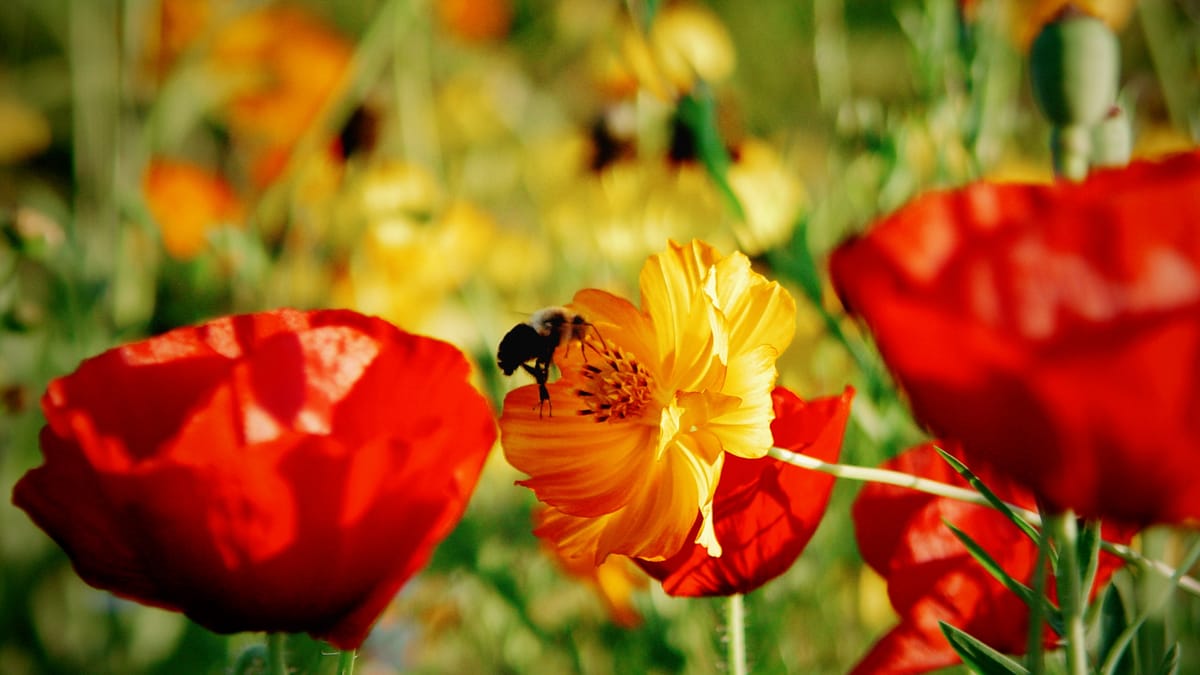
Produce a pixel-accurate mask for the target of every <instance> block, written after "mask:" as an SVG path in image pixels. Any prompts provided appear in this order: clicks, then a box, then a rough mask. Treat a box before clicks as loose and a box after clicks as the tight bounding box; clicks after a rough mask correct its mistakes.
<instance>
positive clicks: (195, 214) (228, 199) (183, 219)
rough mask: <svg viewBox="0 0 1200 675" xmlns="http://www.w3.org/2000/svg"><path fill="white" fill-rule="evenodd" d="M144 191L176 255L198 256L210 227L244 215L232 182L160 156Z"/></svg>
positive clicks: (166, 243) (144, 182)
mask: <svg viewBox="0 0 1200 675" xmlns="http://www.w3.org/2000/svg"><path fill="white" fill-rule="evenodd" d="M142 190H143V192H144V194H145V198H146V205H147V207H148V208H149V209H150V214H151V215H152V216H154V221H155V222H156V223H157V224H158V227H159V229H160V230H161V232H162V239H163V246H164V247H165V248H166V249H167V253H169V254H170V255H172V256H173V257H175V258H180V259H186V258H191V257H193V256H195V255H196V254H197V253H199V252H200V251H201V250H203V248H204V246H205V244H206V242H207V236H208V232H209V230H211V229H213V228H215V227H218V226H221V225H228V224H233V223H237V222H238V221H239V220H240V218H241V210H242V207H241V203H240V202H239V201H238V198H237V195H236V194H235V193H234V191H233V188H232V187H230V185H229V183H227V182H226V181H225V179H224V178H222V177H221V176H219V175H217V174H215V173H212V172H210V171H208V170H207V169H204V168H201V167H199V166H196V165H194V164H189V163H186V162H178V161H172V160H167V159H156V160H154V161H152V162H151V163H150V166H149V167H148V168H147V169H146V173H145V175H144V176H143V177H142Z"/></svg>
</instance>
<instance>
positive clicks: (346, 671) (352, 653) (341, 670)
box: [338, 649, 358, 675]
mask: <svg viewBox="0 0 1200 675" xmlns="http://www.w3.org/2000/svg"><path fill="white" fill-rule="evenodd" d="M357 657H358V652H357V651H356V650H353V649H347V650H344V651H342V652H341V654H340V655H339V656H338V675H354V659H355V658H357Z"/></svg>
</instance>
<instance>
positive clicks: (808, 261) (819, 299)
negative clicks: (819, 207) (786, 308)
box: [788, 215, 824, 307]
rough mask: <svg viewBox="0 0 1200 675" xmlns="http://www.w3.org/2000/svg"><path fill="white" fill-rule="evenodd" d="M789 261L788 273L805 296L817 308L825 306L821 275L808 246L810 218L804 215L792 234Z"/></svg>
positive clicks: (797, 222)
mask: <svg viewBox="0 0 1200 675" xmlns="http://www.w3.org/2000/svg"><path fill="white" fill-rule="evenodd" d="M789 258H790V259H789V260H788V263H789V264H788V271H789V272H790V273H791V277H792V280H793V281H795V282H796V283H797V284H799V285H800V289H801V290H802V291H804V296H805V297H807V298H808V300H809V302H811V303H812V304H813V305H814V306H816V307H822V306H823V304H824V294H823V291H822V283H821V274H820V272H818V271H817V262H816V260H814V259H813V255H812V248H810V247H809V245H808V216H807V215H803V216H801V217H800V219H799V220H797V221H796V228H795V230H793V233H792V245H791V250H790V256H789Z"/></svg>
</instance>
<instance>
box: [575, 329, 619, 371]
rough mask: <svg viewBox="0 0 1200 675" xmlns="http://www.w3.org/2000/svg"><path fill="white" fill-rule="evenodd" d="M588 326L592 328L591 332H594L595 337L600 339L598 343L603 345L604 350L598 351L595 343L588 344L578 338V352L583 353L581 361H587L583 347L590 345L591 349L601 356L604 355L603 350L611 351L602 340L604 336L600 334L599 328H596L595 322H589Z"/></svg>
mask: <svg viewBox="0 0 1200 675" xmlns="http://www.w3.org/2000/svg"><path fill="white" fill-rule="evenodd" d="M588 326H589V327H590V328H591V329H592V332H593V333H595V334H596V339H597V340H599V341H600V344H601V345H602V346H603V347H604V351H603V352H602V351H600V349H599V348H598V347H596V345H593V344H589V343H588V342H587V341H585V340H580V341H579V352H580V353H581V354H583V362H584V363H587V354H586V353H585V352H584V347H591V348H592V351H594V352H596V353H597V354H599V355H600V356H601V357H602V358H603V357H604V353H605V352H609V351H612V350H610V349H609V348H608V343H607V342H605V341H604V336H603V335H601V334H600V329H599V328H596V326H595V324H590V323H589V324H588Z"/></svg>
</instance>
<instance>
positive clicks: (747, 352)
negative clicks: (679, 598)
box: [500, 241, 796, 565]
mask: <svg viewBox="0 0 1200 675" xmlns="http://www.w3.org/2000/svg"><path fill="white" fill-rule="evenodd" d="M640 283H641V295H642V302H641V304H642V309H641V310H639V309H638V308H636V307H634V306H633V304H631V303H630V302H629V301H628V300H625V299H624V298H619V297H616V296H614V295H611V294H609V293H606V292H604V291H600V290H595V289H586V290H583V291H580V292H578V293H576V294H575V298H574V302H573V304H572V305H571V307H570V309H572V310H573V311H576V312H579V313H580V314H581V315H582V316H583V317H585V318H586V320H587V321H589V322H590V324H591V326H592V327H593V328H594V330H591V331H588V335H587V336H586V338H584V339H583V340H582V344H581V345H579V346H578V348H575V349H572V348H569V345H568V347H567V348H560V349H559V350H558V352H557V354H556V357H557V359H556V361H557V364H558V367H559V370H560V371H561V373H562V377H561V378H560V379H559V380H558V381H556V382H553V383H551V384H550V385H549V392H550V403H551V405H552V410H553V411H554V413H553V414H552V415H550V416H543V414H542V411H541V406H540V405H539V398H538V387H537V386H536V385H529V386H526V387H521V388H519V389H516V390H514V391H512V392H510V393H509V395H508V396H507V397H506V398H505V401H504V412H503V415H502V416H501V419H500V428H501V434H502V436H501V437H502V442H503V446H504V451H505V456H506V457H507V458H508V461H509V462H510V463H511V464H512V465H513V466H514V467H516V468H517V469H519V470H521V471H523V472H525V473H527V474H529V476H530V478H528V479H527V480H525V481H522V482H521V484H522V485H525V486H527V487H529V488H531V489H532V490H533V491H534V492H535V493H536V494H537V497H538V499H539V500H541V501H542V502H544V503H545V504H547V505H549V506H551V507H552V508H553V509H555V510H557V512H558V516H557V517H555V518H554V519H553V520H552V521H549V520H548V521H547V522H546V523H544V524H543V526H542V527H541V528H540V529H539V532H538V534H539V535H540V536H542V537H545V538H548V539H549V540H551V541H552V542H553V543H554V545H556V546H558V547H559V548H561V549H563V553H564V555H566V556H567V557H571V558H575V557H583V558H586V559H588V560H589V561H591V562H592V564H593V565H594V564H599V563H600V562H602V561H604V559H605V558H606V557H607V556H608V555H609V554H612V553H617V554H622V555H627V556H630V557H639V558H645V559H648V560H662V559H665V558H668V557H670V556H672V555H674V554H675V553H676V552H678V551H679V550H680V548H682V547H683V546H684V545H685V544H687V543H689V541H693V540H694V541H696V542H698V543H699V544H700V545H701V546H703V547H704V548H705V549H707V551H708V552H709V554H710V555H714V556H719V555H720V554H721V545H720V542H719V541H718V540H717V536H716V532H715V530H714V529H713V514H712V508H713V503H712V500H713V493H714V491H715V490H716V486H717V482H718V479H719V478H720V474H721V467H722V465H723V462H724V458H725V453H727V452H728V453H731V454H734V455H737V456H739V457H746V458H756V457H762V456H764V455H765V454H766V453H767V451H768V450H769V449H770V448H771V446H772V444H773V439H772V436H771V428H770V422H771V419H772V417H773V412H772V402H771V390H772V388H773V387H774V383H775V378H776V371H775V359H776V357H777V356H778V355H779V354H780V353H781V352H782V351H783V350H784V349H785V348H786V347H787V346H788V344H789V343H790V342H791V339H792V335H793V333H794V331H795V321H796V306H795V303H794V301H793V300H792V298H791V296H790V295H788V293H787V291H785V290H784V289H783V288H782V287H781V286H780V285H779V284H778V283H775V282H768V281H767V280H766V279H765V278H763V277H762V276H761V275H759V274H757V273H756V272H754V271H753V270H751V269H750V261H749V259H747V258H746V257H745V256H744V255H742V254H740V253H735V254H732V255H729V256H722V255H720V254H719V253H717V252H716V250H714V249H713V248H712V247H711V246H709V245H708V244H705V243H703V242H700V241H693V242H692V243H691V244H688V245H683V246H681V245H679V244H675V243H671V245H670V247H669V248H668V249H667V250H666V251H664V252H663V253H660V254H657V255H654V256H651V257H650V259H649V260H648V261H647V262H646V265H645V266H644V267H643V268H642V274H641V280H640ZM589 354H590V356H589ZM697 516H699V517H700V526H699V529H698V531H697V530H693V526H694V525H695V524H696V522H697Z"/></svg>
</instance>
